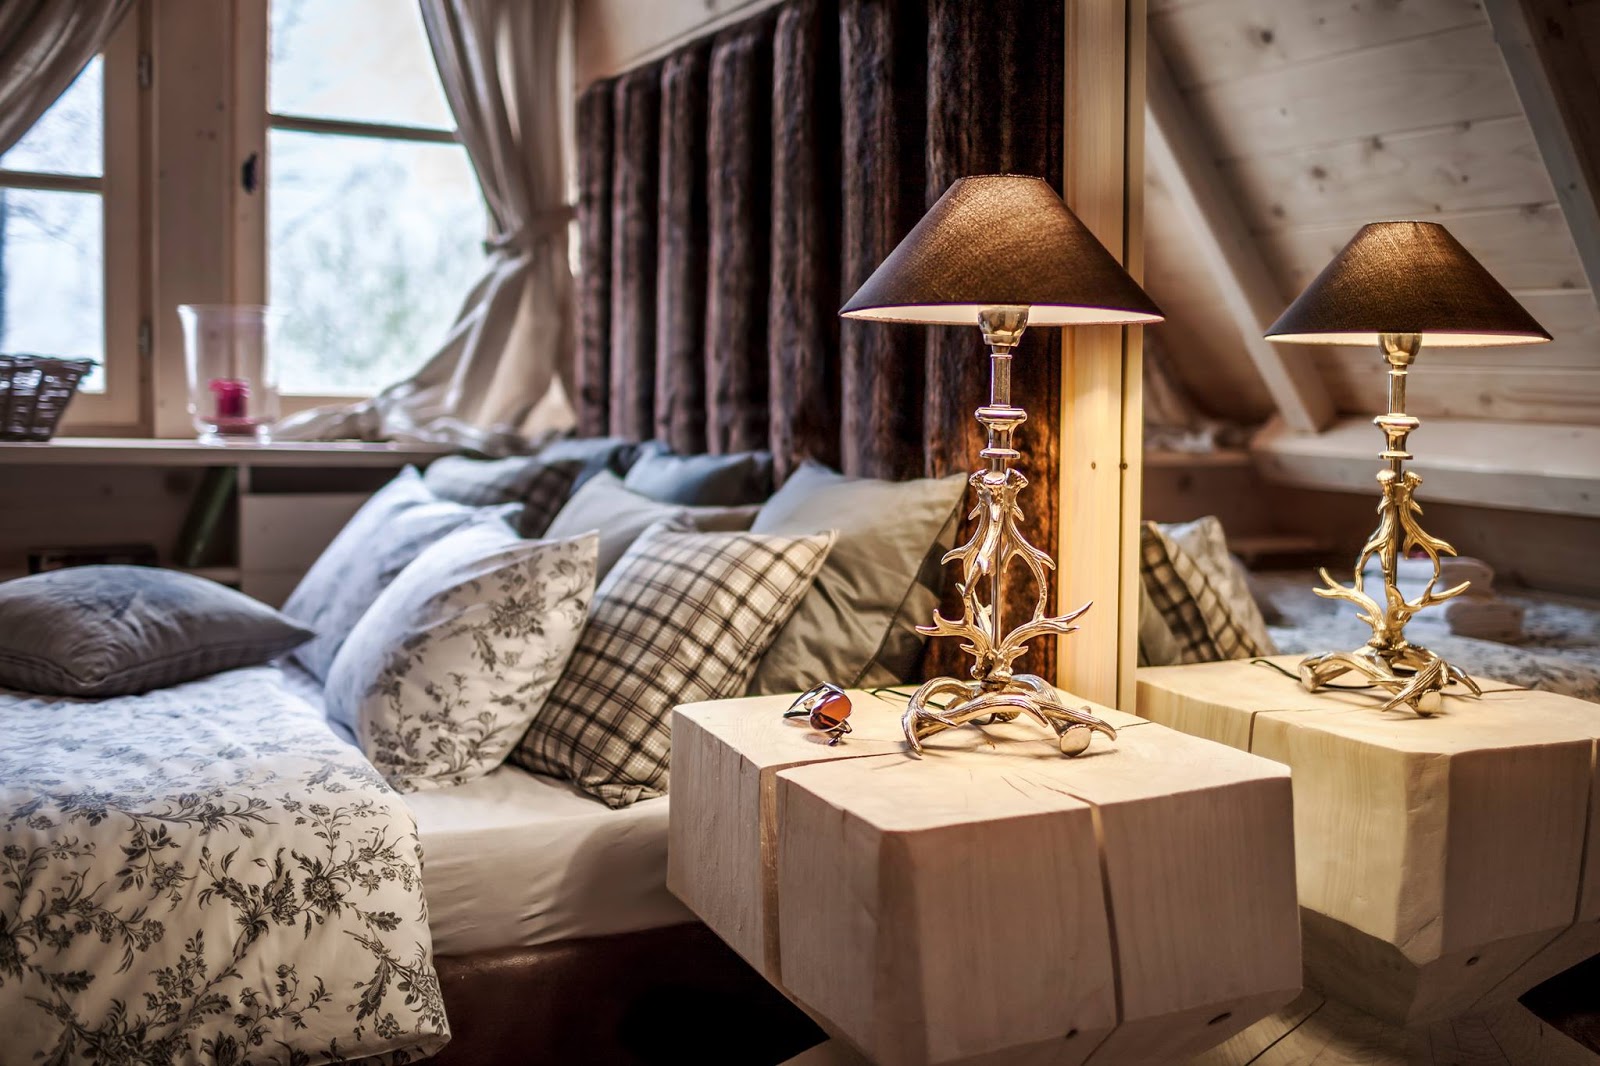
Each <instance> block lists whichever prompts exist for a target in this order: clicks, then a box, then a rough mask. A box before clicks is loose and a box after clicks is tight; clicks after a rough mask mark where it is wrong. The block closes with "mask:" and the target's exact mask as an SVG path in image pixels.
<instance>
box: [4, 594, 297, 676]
mask: <svg viewBox="0 0 1600 1066" xmlns="http://www.w3.org/2000/svg"><path fill="white" fill-rule="evenodd" d="M311 635H312V634H311V631H310V630H309V629H303V628H301V627H300V626H297V625H295V624H294V623H293V622H291V621H290V620H289V619H287V618H285V617H284V616H283V615H281V614H279V613H278V612H277V611H274V610H273V609H272V608H271V607H268V606H267V605H266V604H264V603H259V602H257V601H256V600H253V599H251V598H250V597H249V596H246V595H245V594H244V593H242V592H235V591H234V590H233V589H230V588H227V587H226V586H223V585H219V584H217V583H216V582H214V581H207V580H206V579H204V578H200V577H195V576H194V575H193V574H185V573H181V572H179V571H176V570H157V569H155V568H153V567H144V566H79V567H73V568H71V569H68V570H52V571H50V572H48V573H43V574H34V575H33V576H32V577H21V578H17V579H16V580H15V581H7V582H4V583H0V685H3V686H5V687H6V688H14V689H20V690H21V691H23V692H37V693H41V694H44V695H49V696H128V695H135V694H138V693H141V692H149V691H150V690H151V689H156V688H165V687H166V686H168V685H176V684H179V683H181V682H184V681H192V680H194V679H195V678H197V677H205V676H207V675H210V674H215V673H219V672H221V671H223V670H232V669H235V668H237V667H241V666H255V665H258V664H260V663H264V662H266V661H267V660H268V659H271V658H273V657H275V656H278V655H282V654H283V653H284V652H286V651H288V650H289V649H291V648H293V647H295V646H296V645H298V644H302V643H304V642H305V641H307V640H309V639H310V638H311Z"/></svg>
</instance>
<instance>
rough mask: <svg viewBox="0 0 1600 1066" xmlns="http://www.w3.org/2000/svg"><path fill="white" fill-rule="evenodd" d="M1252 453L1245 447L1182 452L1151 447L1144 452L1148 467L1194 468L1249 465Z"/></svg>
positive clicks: (1145, 463) (1145, 462)
mask: <svg viewBox="0 0 1600 1066" xmlns="http://www.w3.org/2000/svg"><path fill="white" fill-rule="evenodd" d="M1250 463H1251V460H1250V453H1249V452H1248V451H1247V450H1245V449H1244V448H1219V449H1217V450H1216V451H1210V452H1180V451H1173V450H1170V449H1166V448H1151V449H1147V450H1146V451H1145V453H1144V465H1145V467H1146V469H1149V468H1151V467H1159V468H1162V469H1178V470H1182V469H1194V468H1195V467H1207V468H1213V467H1230V468H1231V467H1241V468H1242V467H1248V466H1249V465H1250Z"/></svg>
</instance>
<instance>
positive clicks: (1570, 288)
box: [1148, 0, 1600, 425]
mask: <svg viewBox="0 0 1600 1066" xmlns="http://www.w3.org/2000/svg"><path fill="white" fill-rule="evenodd" d="M1580 6H1582V7H1583V8H1584V11H1585V12H1586V13H1591V12H1592V13H1593V17H1592V18H1590V19H1589V21H1588V23H1587V25H1589V26H1591V27H1592V31H1591V32H1592V33H1593V35H1594V37H1595V38H1596V42H1597V43H1596V45H1595V48H1596V52H1595V54H1596V55H1600V3H1596V2H1595V0H1583V3H1582V4H1581V5H1580ZM1150 31H1151V38H1152V41H1153V42H1154V43H1155V44H1157V45H1159V46H1160V47H1161V48H1162V49H1163V51H1164V52H1165V54H1166V56H1167V59H1168V62H1169V64H1170V65H1171V68H1172V70H1173V74H1174V77H1175V78H1176V80H1177V81H1178V83H1179V85H1180V86H1181V87H1182V88H1183V90H1184V93H1185V97H1186V99H1187V100H1188V103H1189V106H1190V108H1191V111H1192V113H1193V114H1194V116H1195V118H1196V120H1197V121H1199V122H1201V123H1202V124H1203V125H1204V126H1205V127H1206V128H1207V130H1208V133H1209V135H1210V136H1211V138H1212V140H1213V143H1214V144H1215V145H1216V152H1217V159H1218V161H1219V164H1220V166H1221V168H1222V170H1223V172H1224V174H1225V176H1226V177H1227V178H1228V179H1229V181H1230V183H1231V185H1232V186H1233V188H1234V189H1235V191H1236V196H1237V200H1238V206H1239V207H1240V209H1241V211H1242V213H1243V214H1244V216H1245V218H1246V220H1247V222H1248V224H1249V225H1250V227H1251V230H1252V232H1253V234H1254V236H1255V238H1256V240H1257V241H1258V243H1259V246H1260V248H1261V250H1262V253H1263V255H1264V256H1265V257H1266V259H1267V261H1268V264H1269V265H1270V266H1271V268H1272V269H1273V270H1274V272H1275V273H1276V275H1277V276H1278V278H1279V280H1280V285H1281V287H1282V290H1283V297H1284V301H1285V304H1287V302H1288V301H1289V300H1290V299H1292V298H1293V297H1294V296H1295V295H1296V294H1297V293H1298V292H1299V291H1300V290H1301V289H1302V288H1303V287H1304V286H1305V285H1306V284H1307V283H1308V282H1309V281H1310V280H1311V279H1312V278H1313V277H1315V276H1316V274H1317V272H1318V271H1319V270H1321V268H1322V267H1323V265H1324V264H1325V263H1326V262H1327V261H1328V259H1329V258H1331V257H1332V256H1333V254H1334V253H1335V252H1336V251H1338V249H1339V248H1341V247H1342V246H1343V245H1344V243H1345V242H1346V241H1347V240H1348V239H1349V238H1350V236H1351V235H1352V234H1354V232H1355V231H1356V229H1357V228H1358V227H1359V226H1360V225H1361V224H1362V223H1364V222H1368V221H1373V220H1376V219H1382V218H1416V219H1424V220H1431V221H1438V222H1442V223H1444V224H1445V225H1446V226H1448V227H1449V228H1450V230H1451V232H1453V233H1454V234H1455V235H1456V237H1457V238H1459V239H1460V240H1461V242H1462V243H1463V244H1465V245H1466V246H1467V248H1468V249H1470V250H1471V251H1472V252H1473V254H1474V255H1476V256H1477V257H1478V258H1479V259H1481V260H1482V261H1483V263H1484V264H1485V265H1486V266H1487V267H1488V268H1489V270H1490V271H1491V272H1493V273H1494V274H1495V275H1496V276H1497V277H1498V278H1499V279H1500V280H1501V281H1502V283H1504V284H1505V285H1506V287H1507V288H1509V289H1511V290H1512V292H1514V293H1515V294H1516V295H1517V297H1518V298H1519V299H1520V300H1521V301H1522V302H1523V304H1524V305H1525V306H1526V307H1527V308H1528V310H1529V311H1531V312H1532V313H1533V315H1534V316H1535V317H1536V318H1538V319H1539V320H1540V321H1541V322H1542V323H1543V324H1544V325H1545V327H1546V328H1547V329H1549V330H1550V331H1551V332H1552V333H1553V334H1555V336H1556V340H1555V342H1554V343H1552V344H1548V345H1541V346H1538V347H1532V348H1523V349H1495V348H1491V349H1483V350H1474V349H1465V350H1463V349H1455V350H1435V351H1431V352H1424V353H1423V357H1422V359H1421V361H1420V362H1419V364H1418V368H1417V370H1416V371H1415V373H1414V374H1413V385H1412V391H1411V394H1410V397H1409V400H1410V403H1411V409H1412V410H1413V411H1414V412H1415V413H1416V414H1418V415H1420V416H1422V417H1423V418H1424V419H1426V418H1427V417H1428V416H1430V415H1431V416H1443V415H1450V416H1455V417H1464V418H1486V419H1500V420H1510V421H1539V422H1570V423H1581V424H1588V425H1594V424H1600V310H1597V308H1596V303H1595V296H1594V294H1593V293H1592V292H1591V291H1590V289H1589V286H1588V283H1587V281H1586V279H1585V277H1584V273H1583V269H1582V266H1581V264H1580V263H1579V260H1578V255H1577V251H1576V249H1575V248H1574V246H1573V243H1572V240H1571V238H1570V236H1569V234H1568V231H1567V228H1566V225H1565V222H1564V220H1563V218H1562V216H1561V211H1560V208H1559V207H1558V206H1557V204H1556V198H1555V193H1554V190H1553V188H1552V186H1551V183H1550V179H1549V177H1548V175H1547V174H1546V172H1545V169H1544V166H1543V164H1542V162H1541V160H1540V157H1539V152H1538V149H1537V147H1536V146H1535V144H1534V141H1533V134H1532V132H1531V130H1530V128H1529V125H1528V122H1527V119H1526V118H1525V117H1524V116H1523V113H1522V109H1521V105H1520V103H1519V102H1518V99H1517V96H1516V93H1515V91H1514V90H1513V88H1512V85H1511V81H1510V78H1509V75H1508V74H1507V71H1506V68H1505V65H1504V62H1503V61H1502V59H1501V56H1500V53H1499V50H1498V48H1497V47H1496V44H1495V41H1494V37H1493V34H1492V32H1491V30H1490V27H1489V24H1488V21H1487V19H1486V17H1485V15H1484V13H1483V11H1482V9H1481V7H1480V5H1479V4H1478V3H1477V2H1476V0H1406V2H1404V3H1360V4H1355V3H1347V4H1335V3H1328V2H1326V0H1151V2H1150ZM1597 106H1600V105H1597ZM1148 191H1149V193H1150V197H1151V202H1150V207H1149V210H1150V215H1151V221H1152V224H1153V225H1152V229H1151V230H1150V244H1151V252H1150V260H1151V270H1150V274H1151V288H1152V292H1153V294H1154V295H1155V297H1156V298H1157V299H1158V300H1160V301H1162V302H1163V305H1164V306H1167V307H1168V309H1169V311H1171V312H1172V313H1173V321H1172V323H1171V324H1170V325H1169V326H1167V327H1164V332H1163V333H1162V335H1161V341H1162V343H1163V344H1165V345H1166V346H1167V347H1168V349H1169V350H1170V351H1171V352H1172V354H1173V356H1174V358H1175V359H1176V360H1178V361H1180V362H1181V361H1183V360H1184V359H1186V358H1192V360H1193V363H1194V365H1196V366H1205V367H1208V368H1209V367H1218V368H1221V369H1220V372H1216V373H1209V374H1201V373H1195V374H1192V375H1190V376H1189V384H1190V386H1191V387H1192V388H1194V389H1196V391H1197V392H1199V394H1200V396H1201V398H1202V400H1203V402H1205V403H1206V405H1207V406H1208V407H1211V408H1212V409H1213V410H1214V411H1216V412H1217V413H1220V414H1225V415H1232V416H1234V417H1250V416H1259V415H1260V414H1262V413H1264V412H1263V411H1262V404H1261V397H1260V395H1259V393H1258V392H1257V391H1256V390H1255V388H1254V387H1253V386H1252V385H1251V384H1250V383H1248V382H1247V381H1245V382H1241V381H1240V377H1241V373H1240V372H1235V371H1239V367H1238V366H1236V365H1235V364H1237V363H1238V362H1239V360H1238V359H1233V358H1230V356H1232V355H1240V354H1242V353H1229V352H1223V353H1221V354H1218V353H1216V351H1215V349H1216V348H1217V347H1219V346H1223V347H1225V346H1226V344H1227V329H1226V327H1223V326H1217V325H1214V324H1213V323H1212V320H1211V319H1210V318H1209V317H1208V311H1207V309H1206V307H1205V306H1204V301H1203V300H1199V299H1196V300H1191V301H1189V302H1188V304H1186V303H1185V302H1184V300H1183V299H1182V298H1181V295H1182V294H1181V293H1179V292H1175V291H1173V290H1175V289H1177V288H1180V287H1182V286H1184V285H1186V284H1187V283H1188V281H1196V280H1203V279H1192V278H1189V279H1186V278H1185V276H1184V275H1183V273H1182V268H1181V264H1182V252H1181V242H1182V237H1181V235H1178V234H1170V233H1164V232H1163V231H1162V230H1161V229H1159V228H1156V227H1155V226H1154V223H1155V222H1156V221H1157V220H1158V219H1159V217H1160V202H1159V201H1160V190H1159V189H1151V190H1148ZM1163 242H1171V243H1170V244H1164V243H1163ZM1193 291H1203V289H1196V290H1193ZM1191 305H1192V306H1191ZM1315 358H1317V359H1318V361H1319V366H1320V368H1321V370H1322V372H1323V375H1324V377H1325V379H1326V381H1327V384H1328V387H1329V388H1330V389H1331V390H1332V392H1333V394H1334V397H1335V399H1336V401H1337V403H1338V406H1339V408H1340V410H1341V411H1343V412H1346V413H1350V414H1369V413H1374V412H1377V411H1380V410H1382V405H1383V390H1384V386H1385V382H1384V377H1383V374H1382V373H1381V372H1380V369H1379V365H1378V362H1377V356H1376V354H1375V353H1370V352H1367V351H1364V350H1361V349H1345V348H1326V349H1321V350H1319V351H1318V352H1317V354H1316V356H1315ZM1230 367H1231V368H1232V371H1230V370H1229V368H1230Z"/></svg>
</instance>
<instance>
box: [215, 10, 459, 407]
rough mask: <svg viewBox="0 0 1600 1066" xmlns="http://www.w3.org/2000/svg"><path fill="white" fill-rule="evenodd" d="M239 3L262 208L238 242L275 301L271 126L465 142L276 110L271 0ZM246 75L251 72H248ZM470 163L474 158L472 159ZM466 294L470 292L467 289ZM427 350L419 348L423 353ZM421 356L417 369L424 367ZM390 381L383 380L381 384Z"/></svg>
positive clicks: (264, 296) (304, 398) (302, 403)
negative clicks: (272, 82)
mask: <svg viewBox="0 0 1600 1066" xmlns="http://www.w3.org/2000/svg"><path fill="white" fill-rule="evenodd" d="M237 2H239V3H240V5H241V20H240V27H241V32H240V33H239V34H238V36H237V38H236V46H237V48H238V50H239V54H238V63H237V68H236V69H238V70H240V71H241V72H256V71H259V75H258V76H254V77H249V80H248V83H243V82H241V83H240V84H238V85H237V92H238V97H237V106H238V112H239V113H238V116H237V125H236V127H235V129H236V132H237V134H238V136H239V138H240V141H241V143H247V144H252V145H255V146H256V148H255V150H256V151H257V152H258V153H259V156H258V158H260V159H261V161H262V166H261V181H260V186H259V187H260V189H261V195H260V196H259V197H256V198H254V199H255V200H256V201H257V203H258V204H259V211H258V212H257V213H256V214H255V215H253V216H251V217H242V218H241V219H240V226H239V228H238V229H237V230H236V233H235V247H236V249H237V255H238V256H239V257H240V258H248V259H249V260H250V263H251V266H252V268H253V269H255V270H259V271H260V274H259V281H258V282H257V288H256V289H255V291H256V292H257V293H258V294H259V295H258V296H256V297H255V301H256V302H259V303H263V304H270V303H271V283H270V278H271V274H272V260H271V255H272V246H271V238H270V233H271V229H270V226H269V220H270V216H271V211H272V202H271V197H270V195H268V193H267V189H268V188H269V187H270V184H271V178H272V153H271V152H270V151H269V150H268V148H267V141H268V134H269V132H270V131H271V130H275V129H277V130H286V131H289V132H294V133H309V134H315V135H329V136H336V137H362V138H367V139H371V140H382V141H401V142H410V143H422V144H452V145H457V146H460V145H461V143H462V142H461V136H460V128H459V127H452V128H450V129H443V128H440V127H435V126H411V125H403V124H399V123H389V122H368V121H362V120H360V119H335V118H325V117H319V116H314V115H302V114H296V113H293V112H275V111H273V110H272V109H271V108H270V107H269V106H268V105H269V100H270V95H269V93H270V85H269V81H270V78H271V57H270V55H269V48H270V43H271V38H272V24H271V0H237ZM247 76H248V75H247ZM469 162H470V161H469ZM462 295H463V296H465V295H466V294H465V293H463V294H462ZM426 354H427V353H421V356H422V357H423V358H425V356H426ZM422 365H423V361H422V359H420V358H419V361H418V363H417V368H418V369H421V367H422ZM388 384H391V383H390V382H382V383H379V384H378V386H377V387H378V388H382V387H383V386H385V385H388ZM372 395H373V393H372V392H344V393H334V394H326V393H325V394H313V393H303V392H290V391H288V390H285V389H283V388H282V387H281V386H280V388H279V390H278V404H279V408H280V410H281V411H282V413H283V414H284V415H289V414H293V413H295V412H297V411H304V410H308V409H310V408H313V407H321V406H324V405H327V404H347V403H353V402H356V401H359V400H363V399H367V398H370V397H371V396H372Z"/></svg>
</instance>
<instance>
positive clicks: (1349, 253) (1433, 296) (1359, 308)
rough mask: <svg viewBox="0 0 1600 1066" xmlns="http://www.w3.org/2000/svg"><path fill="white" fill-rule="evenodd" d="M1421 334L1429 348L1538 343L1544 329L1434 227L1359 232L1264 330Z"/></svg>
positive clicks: (1383, 225)
mask: <svg viewBox="0 0 1600 1066" xmlns="http://www.w3.org/2000/svg"><path fill="white" fill-rule="evenodd" d="M1384 333H1418V334H1421V335H1422V343H1423V345H1424V346H1425V347H1441V346H1442V347H1457V348H1479V347H1488V346H1491V345H1498V344H1539V343H1541V342H1543V341H1548V340H1549V339H1550V334H1549V333H1547V332H1545V329H1544V327H1543V326H1541V325H1539V323H1537V322H1535V321H1534V320H1533V316H1532V315H1530V314H1528V312H1527V311H1525V310H1523V308H1522V305H1521V304H1519V303H1517V301H1516V300H1515V299H1514V298H1513V297H1512V295H1511V294H1510V293H1509V292H1507V291H1506V290H1505V289H1504V288H1503V287H1502V286H1501V284H1500V283H1499V282H1498V281H1496V280H1494V278H1493V277H1492V276H1491V275H1490V274H1489V272H1488V271H1487V270H1485V269H1484V268H1483V264H1482V263H1480V262H1478V261H1477V260H1476V259H1474V258H1472V253H1471V252H1468V251H1467V250H1466V249H1465V248H1463V247H1461V244H1460V243H1459V242H1458V241H1457V240H1456V239H1455V238H1454V237H1452V236H1451V235H1450V231H1449V230H1447V229H1445V228H1444V227H1443V226H1441V225H1439V224H1438V223H1436V222H1373V223H1371V224H1370V225H1366V226H1362V227H1361V231H1360V232H1359V233H1357V234H1356V235H1355V236H1354V237H1352V238H1351V239H1350V243H1349V244H1347V245H1345V246H1344V250H1343V251H1341V252H1340V253H1339V254H1338V255H1336V256H1334V258H1333V262H1331V263H1329V264H1328V265H1327V266H1326V267H1324V268H1323V269H1322V273H1321V274H1318V275H1317V280H1315V281H1313V282H1312V283H1311V285H1310V287H1309V288H1307V289H1306V291H1305V292H1303V293H1301V294H1300V297H1299V299H1297V300H1295V302H1294V303H1292V304H1290V305H1289V309H1288V310H1287V311H1285V312H1284V313H1283V314H1282V315H1280V316H1279V317H1278V321H1276V322H1274V323H1273V324H1272V328H1271V329H1269V330H1267V339H1268V340H1274V341H1285V342H1293V343H1295V344H1365V345H1375V344H1377V343H1378V338H1379V335H1380V334H1384Z"/></svg>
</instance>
